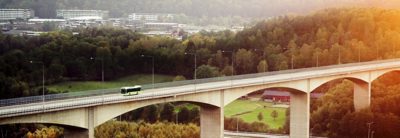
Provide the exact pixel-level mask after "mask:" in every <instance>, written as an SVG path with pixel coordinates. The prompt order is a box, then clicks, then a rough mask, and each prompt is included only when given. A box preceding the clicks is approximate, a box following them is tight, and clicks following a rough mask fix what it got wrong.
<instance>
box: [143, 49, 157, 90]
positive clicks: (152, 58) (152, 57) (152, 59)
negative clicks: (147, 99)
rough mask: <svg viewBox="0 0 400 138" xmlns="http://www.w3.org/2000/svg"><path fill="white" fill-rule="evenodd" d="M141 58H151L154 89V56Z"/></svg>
mask: <svg viewBox="0 0 400 138" xmlns="http://www.w3.org/2000/svg"><path fill="white" fill-rule="evenodd" d="M141 57H143V58H146V57H147V58H151V61H152V67H151V73H152V81H151V82H152V85H153V89H154V56H147V55H141Z"/></svg>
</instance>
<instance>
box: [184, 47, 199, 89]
mask: <svg viewBox="0 0 400 138" xmlns="http://www.w3.org/2000/svg"><path fill="white" fill-rule="evenodd" d="M185 55H193V56H194V91H195V92H196V80H197V53H196V52H195V53H187V52H185Z"/></svg>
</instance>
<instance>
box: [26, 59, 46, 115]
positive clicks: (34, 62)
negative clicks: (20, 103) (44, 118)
mask: <svg viewBox="0 0 400 138" xmlns="http://www.w3.org/2000/svg"><path fill="white" fill-rule="evenodd" d="M29 63H31V64H42V109H43V112H44V83H45V80H44V63H43V62H36V61H32V60H31V61H29Z"/></svg>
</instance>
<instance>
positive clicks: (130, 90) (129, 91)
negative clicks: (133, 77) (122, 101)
mask: <svg viewBox="0 0 400 138" xmlns="http://www.w3.org/2000/svg"><path fill="white" fill-rule="evenodd" d="M141 89H142V86H140V85H135V86H133V87H121V94H123V95H124V96H129V95H138V94H139V92H140V90H141Z"/></svg>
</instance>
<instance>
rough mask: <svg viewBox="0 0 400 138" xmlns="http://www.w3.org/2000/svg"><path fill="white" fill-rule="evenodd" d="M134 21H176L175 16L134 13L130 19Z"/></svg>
mask: <svg viewBox="0 0 400 138" xmlns="http://www.w3.org/2000/svg"><path fill="white" fill-rule="evenodd" d="M128 19H129V20H132V21H151V22H154V21H171V20H173V19H174V15H173V14H160V13H132V14H130V15H129V17H128Z"/></svg>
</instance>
